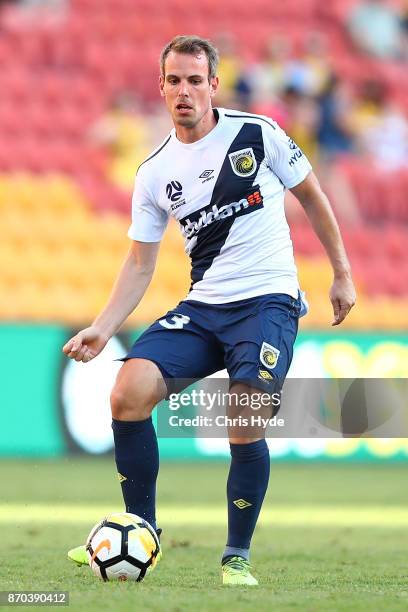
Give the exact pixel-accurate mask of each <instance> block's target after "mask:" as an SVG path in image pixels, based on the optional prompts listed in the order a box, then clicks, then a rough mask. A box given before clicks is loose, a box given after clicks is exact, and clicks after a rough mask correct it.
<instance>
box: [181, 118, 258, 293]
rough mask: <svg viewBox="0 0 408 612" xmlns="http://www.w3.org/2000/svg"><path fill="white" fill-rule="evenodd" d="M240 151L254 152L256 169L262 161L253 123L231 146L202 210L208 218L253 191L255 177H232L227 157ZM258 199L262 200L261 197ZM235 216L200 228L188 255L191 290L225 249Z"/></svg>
mask: <svg viewBox="0 0 408 612" xmlns="http://www.w3.org/2000/svg"><path fill="white" fill-rule="evenodd" d="M243 148H252V149H253V152H254V155H255V158H256V161H257V164H258V168H259V167H260V165H261V163H262V162H263V160H264V158H265V149H264V143H263V137H262V128H261V126H260V125H257V124H256V123H245V124H244V125H243V126H242V127H241V129H240V131H239V132H238V134H237V136H236V137H235V139H234V140H233V142H232V143H231V145H230V147H229V149H228V151H227V154H226V156H225V158H224V162H223V164H222V167H221V170H220V173H219V175H218V178H217V181H216V183H215V185H214V189H213V193H212V197H211V201H210V203H209V204H208V205H207V206H206V207H205V210H206V212H205V213H204V215H205V214H207V212H208V214H211V210H212V209H213V206H214V207H215V208H216V209H220V208H221V207H222V206H225V205H228V204H231V203H232V202H237V203H238V202H239V201H240V200H241V199H242V198H246V197H247V196H249V194H250V193H251V191H256V187H254V180H255V178H256V176H257V173H256V174H255V175H251V176H248V177H245V176H238V175H236V174H235V173H234V171H233V169H232V166H231V162H230V159H229V154H230V153H233V152H234V151H238V150H240V149H243ZM260 197H262V196H261V194H260ZM262 207H263V203H262V202H261V203H260V205H256V206H250V207H249V208H247V209H246V211H247V212H253V211H255V210H258V209H259V208H262ZM247 212H245V213H244V212H241V214H247ZM200 214H201V211H196V212H195V213H193V214H192V215H187V217H184V219H181V220H180V223H181V225H182V226H183V227H184V226H186V225H187V224H188V220H189V219H190V221H191V220H193V221H194V219H193V216H197V218H198V217H199V216H200ZM238 215H239V213H238V214H235V215H234V214H231V216H227V217H226V218H221V219H218V220H216V221H214V222H212V223H208V225H203V227H201V228H200V231H199V232H198V233H197V242H196V244H195V246H194V247H193V248H192V250H191V253H190V257H191V280H192V284H191V287H193V285H194V283H196V282H198V281H200V280H202V278H203V276H204V273H205V272H206V271H207V270H208V269H209V268H210V266H211V265H212V263H213V261H214V258H215V257H217V255H219V254H220V251H221V248H222V247H223V246H224V244H225V241H226V240H227V238H228V235H229V232H230V229H231V227H232V225H233V223H234V221H235V219H236V217H237V216H238ZM239 216H240V215H239Z"/></svg>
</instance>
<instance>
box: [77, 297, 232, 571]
mask: <svg viewBox="0 0 408 612" xmlns="http://www.w3.org/2000/svg"><path fill="white" fill-rule="evenodd" d="M207 318H208V317H207V314H206V312H205V310H204V312H202V309H201V308H199V307H197V305H194V304H192V303H188V302H182V303H181V304H179V305H178V307H177V309H176V310H173V311H170V312H168V313H167V315H166V316H165V317H163V318H161V319H158V320H157V321H156V322H155V323H153V325H151V326H150V327H149V328H148V329H147V330H146V331H145V332H144V333H143V334H142V336H141V337H140V338H139V339H138V340H137V341H136V342H135V344H134V345H133V347H132V348H131V350H130V351H129V353H128V355H127V357H126V358H125V359H126V361H125V363H124V365H123V366H122V368H121V370H120V372H119V374H118V378H117V381H116V384H115V387H114V389H113V391H112V396H111V406H112V417H113V419H112V429H113V435H114V441H115V459H116V465H117V469H118V475H119V480H120V482H121V486H122V493H123V498H124V502H125V507H126V511H127V512H132V513H134V514H137V515H139V516H142V517H143V518H144V519H146V520H147V521H148V522H149V523H151V524H152V526H153V527H154V528H156V515H155V489H156V478H157V472H158V467H159V455H158V448H157V439H156V433H155V430H154V427H153V424H152V420H151V413H152V410H153V408H154V406H155V405H156V404H157V403H159V402H160V401H161V400H162V399H164V398H165V397H167V395H168V394H169V392H170V391H173V390H174V389H178V390H181V387H180V384H181V385H182V386H186V385H184V384H183V383H185V381H187V380H188V379H199V378H204V377H205V376H207V375H209V374H212V373H213V372H215V371H217V370H221V369H222V368H223V367H224V362H223V353H222V351H221V349H220V347H219V344H218V343H217V342H216V341H215V338H214V337H213V334H212V333H211V331H208V321H207ZM187 384H188V383H187ZM68 556H69V558H70V559H71V560H72V561H75V562H76V563H77V564H78V565H82V564H85V563H87V557H86V551H85V547H84V546H82V547H77V548H75V549H72V550H71V551H70V552H69V553H68Z"/></svg>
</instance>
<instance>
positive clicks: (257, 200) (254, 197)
mask: <svg viewBox="0 0 408 612" xmlns="http://www.w3.org/2000/svg"><path fill="white" fill-rule="evenodd" d="M252 189H254V190H255V191H252V192H251V193H250V194H249V195H247V196H246V197H245V198H242V199H241V200H239V202H231V203H230V204H225V205H224V206H220V207H218V206H217V205H216V204H213V205H212V206H211V208H210V207H209V206H208V207H205V208H203V209H201V210H198V211H196V212H195V213H193V214H191V215H189V217H188V218H187V219H181V220H180V224H181V227H182V229H181V231H182V233H183V235H184V236H185V237H186V238H192V237H193V236H195V235H197V234H198V232H199V231H200V230H201V229H202V228H204V227H207V226H208V225H211V223H214V221H221V220H222V219H227V218H229V217H232V216H235V217H240V216H242V215H245V214H248V213H250V212H252V211H255V210H259V209H260V208H263V197H262V194H261V190H260V188H259V186H256V187H252Z"/></svg>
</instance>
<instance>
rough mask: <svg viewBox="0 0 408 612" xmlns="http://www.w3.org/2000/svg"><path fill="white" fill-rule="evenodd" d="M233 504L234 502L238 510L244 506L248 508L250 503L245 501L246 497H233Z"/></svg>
mask: <svg viewBox="0 0 408 612" xmlns="http://www.w3.org/2000/svg"><path fill="white" fill-rule="evenodd" d="M232 503H233V504H235V506H236V507H237V508H239V509H240V510H243V509H244V508H249V506H252V504H251V503H250V502H249V501H247V500H246V499H242V498H241V499H234V501H233V502H232Z"/></svg>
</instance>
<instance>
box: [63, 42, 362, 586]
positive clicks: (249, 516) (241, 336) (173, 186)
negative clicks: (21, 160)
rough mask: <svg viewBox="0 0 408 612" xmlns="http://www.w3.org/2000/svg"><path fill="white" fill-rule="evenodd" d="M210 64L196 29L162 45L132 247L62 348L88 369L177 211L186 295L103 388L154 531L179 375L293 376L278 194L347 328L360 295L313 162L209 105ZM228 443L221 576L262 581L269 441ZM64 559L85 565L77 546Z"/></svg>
mask: <svg viewBox="0 0 408 612" xmlns="http://www.w3.org/2000/svg"><path fill="white" fill-rule="evenodd" d="M217 61H218V56H217V51H216V49H215V48H214V47H213V46H212V44H211V43H210V42H209V41H207V40H205V39H201V38H199V37H196V36H177V37H176V38H174V39H173V40H172V41H171V42H169V43H168V44H167V45H166V47H165V48H164V49H163V51H162V54H161V74H160V93H161V95H162V96H163V98H164V99H165V102H166V105H167V109H168V111H169V113H170V115H171V118H172V120H173V124H174V129H173V130H172V131H171V133H170V134H169V135H168V136H167V138H166V139H165V140H164V142H163V143H162V144H161V145H160V146H159V147H158V148H157V149H156V150H155V151H154V152H153V153H152V154H151V155H150V157H148V158H147V159H146V160H145V161H144V162H143V163H142V164H141V166H140V167H139V169H138V172H137V176H136V183H135V189H134V194H133V200H132V224H131V226H130V229H129V233H128V235H129V237H130V239H131V240H132V243H131V247H130V249H129V253H128V255H127V257H126V259H125V261H124V263H123V266H122V269H121V271H120V273H119V276H118V278H117V281H116V283H115V286H114V288H113V292H112V294H111V297H110V300H109V302H108V304H107V306H106V307H105V309H104V310H103V311H102V312H101V314H100V315H99V316H98V317H97V318H96V319H95V321H94V322H93V323H92V325H91V326H90V327H88V328H87V329H84V330H83V331H80V332H79V333H78V334H76V335H75V336H74V337H73V338H72V339H71V340H69V342H67V344H66V345H65V346H64V348H63V350H64V352H65V354H66V355H68V357H70V358H71V359H75V360H76V361H82V362H84V363H86V362H88V361H90V360H91V359H94V358H95V357H96V356H97V355H98V354H99V353H100V352H101V351H102V350H103V348H104V346H105V345H106V343H107V342H108V340H109V339H110V338H111V337H112V336H113V335H114V334H115V333H116V332H117V331H118V330H119V328H120V327H121V325H122V324H123V322H124V321H125V320H126V318H127V317H128V316H129V314H130V313H131V312H132V311H133V310H134V309H135V308H136V306H137V305H138V303H139V302H140V300H141V298H142V297H143V294H144V293H145V291H146V289H147V287H148V285H149V282H150V280H151V278H152V274H153V271H154V268H155V262H156V257H157V253H158V250H159V244H160V241H161V239H162V236H163V233H164V231H165V229H166V224H167V221H168V218H169V216H170V215H171V216H173V217H174V218H175V219H177V221H178V223H179V224H180V230H181V232H182V234H183V236H184V238H185V245H186V251H187V252H188V254H189V255H190V257H191V266H192V269H191V280H192V283H191V288H190V292H189V293H188V295H187V297H186V298H185V299H184V300H183V301H182V302H180V304H178V306H177V307H176V308H175V309H174V310H171V311H169V312H168V313H167V314H164V315H163V317H161V318H160V319H158V320H157V321H155V322H154V323H153V324H152V325H151V327H150V328H149V329H147V330H146V331H145V332H144V333H143V334H142V335H141V337H140V338H139V339H138V340H137V341H136V342H135V344H134V345H133V347H132V348H131V350H130V352H129V353H128V355H127V356H126V358H125V360H124V364H123V366H122V368H121V370H120V372H119V374H118V378H117V381H116V384H115V386H114V389H113V391H112V396H111V405H112V417H113V420H112V428H113V436H114V442H115V460H116V464H117V469H118V473H119V480H120V481H121V486H122V492H123V498H124V502H125V506H126V511H127V512H132V513H135V514H138V515H140V516H142V517H144V518H145V519H146V520H147V521H148V522H149V523H151V524H152V525H153V527H154V528H156V529H157V525H156V510H155V493H156V478H157V473H158V468H159V456H158V447H157V439H156V434H155V430H154V427H153V424H152V419H151V413H152V410H153V408H154V407H155V406H156V404H157V403H159V402H160V401H161V400H162V399H164V398H166V397H167V396H168V394H169V393H170V392H172V390H174V389H175V388H177V382H178V381H180V379H201V378H204V377H206V376H208V375H210V374H212V373H214V372H216V371H219V370H222V369H224V368H226V369H227V371H228V374H229V378H230V391H231V394H234V393H241V394H242V393H243V392H247V393H248V394H250V393H251V392H252V390H253V389H257V390H258V393H259V389H265V390H268V389H269V390H270V389H271V386H273V384H274V382H276V381H282V380H283V379H284V377H285V375H286V373H287V371H288V368H289V365H290V362H291V359H292V350H293V343H294V341H295V337H296V333H297V328H298V318H299V316H300V315H301V314H303V312H302V311H304V303H303V300H302V294H301V293H300V291H299V285H298V280H297V274H296V267H295V264H294V259H293V251H292V243H291V240H290V234H289V228H288V225H287V222H286V218H285V213H284V203H283V200H284V194H285V189H290V190H291V191H292V192H293V193H294V195H295V196H296V197H297V198H298V200H299V201H300V203H301V204H302V206H303V208H304V209H305V211H306V214H307V215H308V217H309V219H310V221H311V223H312V225H313V228H314V230H315V232H316V234H317V236H318V237H319V239H320V240H321V242H322V244H323V246H324V248H325V250H326V252H327V255H328V257H329V259H330V262H331V264H332V267H333V273H334V280H333V284H332V287H331V290H330V300H331V303H332V305H333V311H334V320H333V323H332V324H333V325H338V324H339V323H341V322H342V321H343V320H344V318H345V317H346V315H347V314H348V312H349V310H350V309H351V307H352V306H353V304H354V302H355V291H354V287H353V282H352V279H351V274H350V266H349V262H348V260H347V256H346V253H345V250H344V246H343V243H342V239H341V236H340V232H339V229H338V225H337V223H336V220H335V218H334V215H333V212H332V210H331V207H330V204H329V202H328V200H327V197H326V196H325V194H324V193H323V192H322V191H321V188H320V186H319V183H318V181H317V179H316V177H315V175H314V174H313V172H312V170H311V166H310V164H309V162H308V160H307V159H306V157H305V155H304V154H303V153H302V151H301V150H300V149H299V148H298V147H297V145H296V144H295V143H294V142H293V140H291V139H290V138H288V137H287V136H286V134H285V133H284V132H283V131H282V130H281V129H280V128H279V126H278V125H277V124H276V123H275V122H274V121H272V120H271V119H269V118H267V117H263V116H259V115H251V114H247V113H242V112H237V111H234V110H226V109H222V108H213V107H212V104H211V99H212V97H213V96H214V94H215V93H216V91H217V88H218V78H217V76H216V69H217ZM176 273H177V271H176V270H175V274H176ZM173 383H174V384H173ZM178 390H180V389H178ZM229 441H230V449H231V466H230V471H229V476H228V482H227V502H228V539H227V544H226V547H225V550H224V553H223V555H222V565H221V566H222V582H223V584H227V585H256V584H258V582H257V580H256V579H255V578H254V577H253V576H252V574H251V572H250V565H249V547H250V542H251V538H252V535H253V532H254V529H255V525H256V522H257V519H258V515H259V512H260V509H261V505H262V502H263V499H264V496H265V492H266V489H267V486H268V480H269V464H270V459H269V452H268V446H267V444H266V441H265V439H264V437H261V436H260V435H259V433H258V434H257V435H256V436H255V435H252V436H251V433H250V432H249V433H248V434H247V435H245V436H242V435H237V434H236V432H234V431H232V434H231V435H230V440H229ZM68 556H69V557H70V558H71V559H72V560H74V561H76V562H77V563H79V564H81V563H86V562H87V559H86V553H85V547H83V546H80V547H77V548H75V549H73V550H72V551H70V552H69V554H68Z"/></svg>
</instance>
